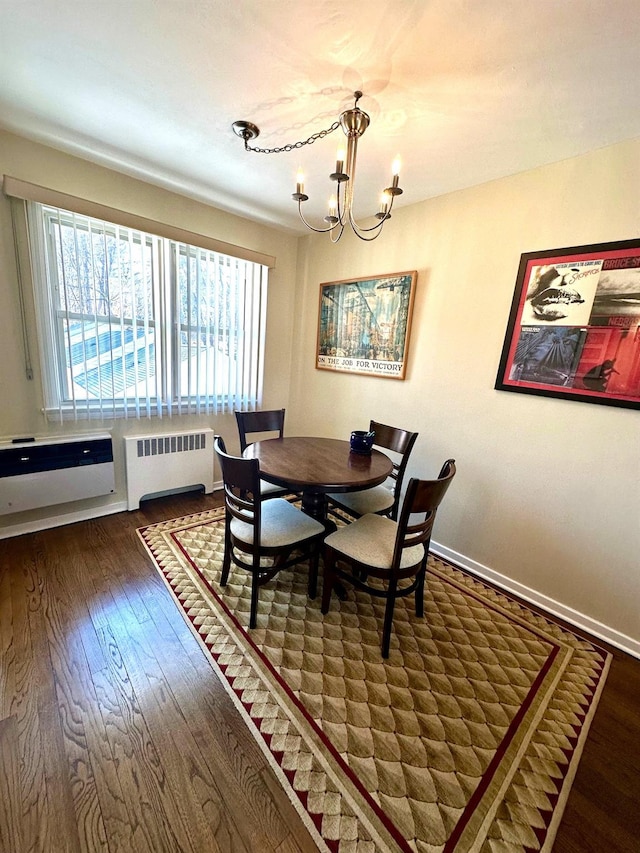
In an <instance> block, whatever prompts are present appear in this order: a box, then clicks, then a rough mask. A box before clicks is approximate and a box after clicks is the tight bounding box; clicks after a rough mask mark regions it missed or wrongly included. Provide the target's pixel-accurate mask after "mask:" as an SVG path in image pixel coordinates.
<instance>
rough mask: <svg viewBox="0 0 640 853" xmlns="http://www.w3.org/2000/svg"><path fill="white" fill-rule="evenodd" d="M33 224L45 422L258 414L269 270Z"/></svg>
mask: <svg viewBox="0 0 640 853" xmlns="http://www.w3.org/2000/svg"><path fill="white" fill-rule="evenodd" d="M28 216H29V232H30V237H31V246H32V263H33V267H34V282H35V297H36V307H37V311H38V328H39V335H40V341H41V354H42V365H43V377H44V390H45V405H46V410H47V414H48V415H50V416H52V415H53V416H55V417H57V418H60V419H65V418H69V417H71V418H76V419H79V418H91V417H152V416H162V415H164V414H208V413H215V412H225V411H232V410H233V409H240V408H251V407H255V406H256V405H257V404H258V403H259V398H260V395H261V390H262V372H263V356H264V330H265V311H266V291H267V273H268V270H267V267H266V266H263V265H262V264H259V263H255V262H253V261H247V260H243V259H241V258H237V257H232V256H230V255H225V254H222V253H221V252H217V251H212V250H211V249H204V248H199V247H198V246H193V245H189V244H187V243H181V242H179V241H177V240H173V239H169V238H167V237H159V236H156V235H153V234H149V233H145V232H143V231H140V230H136V229H135V228H130V227H123V226H120V225H116V224H114V223H110V222H105V221H102V220H100V219H96V218H92V217H90V216H86V215H81V214H78V213H72V212H70V211H67V210H61V209H59V208H57V207H52V206H50V205H46V204H39V203H35V202H29V204H28Z"/></svg>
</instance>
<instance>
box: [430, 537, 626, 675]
mask: <svg viewBox="0 0 640 853" xmlns="http://www.w3.org/2000/svg"><path fill="white" fill-rule="evenodd" d="M430 550H431V551H433V553H434V554H436V555H437V556H438V557H442V558H443V559H445V560H448V561H449V562H450V563H453V564H454V565H456V566H460V568H461V569H465V570H466V571H468V572H470V573H471V574H472V575H476V576H477V577H478V578H480V579H481V580H485V581H489V582H490V583H493V584H495V585H496V586H498V587H500V589H503V590H504V591H505V592H511V593H513V594H514V595H517V596H518V598H522V599H523V600H524V601H528V602H529V603H530V604H535V605H536V606H537V607H540V608H542V610H546V611H547V613H550V614H552V615H553V616H557V617H558V618H559V619H563V620H564V621H565V622H569V623H570V624H571V625H573V626H574V627H575V628H579V629H580V630H582V631H584V632H585V633H587V634H591V635H592V636H594V637H598V638H599V639H601V640H604V641H605V642H606V643H610V644H611V645H612V646H615V647H616V648H617V649H621V651H623V652H627V654H630V655H633V657H636V658H640V641H638V640H634V639H633V638H632V637H628V636H627V635H626V634H621V633H620V632H619V631H615V630H614V629H613V628H610V627H609V626H608V625H603V624H602V622H598V621H597V620H595V619H592V618H591V617H590V616H586V615H585V614H584V613H580V612H579V611H577V610H573V608H571V607H567V606H566V605H564V604H560V602H558V601H555V600H554V599H553V598H549V597H548V596H546V595H543V594H542V593H540V592H537V591H536V590H535V589H531V588H530V587H528V586H524V584H521V583H518V582H517V581H514V580H512V579H511V578H508V577H506V575H502V574H500V573H499V572H495V571H493V569H490V568H488V567H487V566H483V565H482V563H477V562H476V561H475V560H471V559H469V557H465V556H464V555H463V554H459V553H458V552H457V551H453V550H452V549H451V548H446V547H445V546H444V545H440V544H439V543H438V542H434V541H433V540H432V541H431V547H430Z"/></svg>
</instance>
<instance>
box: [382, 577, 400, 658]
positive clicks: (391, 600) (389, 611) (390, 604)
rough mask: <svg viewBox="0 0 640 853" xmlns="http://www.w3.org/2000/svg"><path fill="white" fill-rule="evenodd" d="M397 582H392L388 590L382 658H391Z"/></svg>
mask: <svg viewBox="0 0 640 853" xmlns="http://www.w3.org/2000/svg"><path fill="white" fill-rule="evenodd" d="M396 587H397V582H396V581H395V580H392V581H391V582H390V583H389V588H388V590H387V606H386V607H385V610H384V625H383V627H382V657H383V658H388V657H389V645H390V643H391V626H392V623H393V608H394V606H395V603H396Z"/></svg>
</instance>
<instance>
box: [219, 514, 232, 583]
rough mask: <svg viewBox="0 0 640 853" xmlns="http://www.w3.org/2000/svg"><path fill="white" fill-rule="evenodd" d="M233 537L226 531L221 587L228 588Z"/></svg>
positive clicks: (226, 529)
mask: <svg viewBox="0 0 640 853" xmlns="http://www.w3.org/2000/svg"><path fill="white" fill-rule="evenodd" d="M232 547H233V546H232V545H231V535H230V534H229V530H228V528H225V531H224V557H223V558H222V574H221V575H220V586H226V585H227V581H228V580H229V570H230V569H231V548H232Z"/></svg>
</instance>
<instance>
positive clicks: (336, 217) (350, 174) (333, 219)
mask: <svg viewBox="0 0 640 853" xmlns="http://www.w3.org/2000/svg"><path fill="white" fill-rule="evenodd" d="M361 97H362V92H354V98H355V103H354V105H353V107H352V109H350V110H345V111H344V112H342V113H340V116H339V117H338V120H337V121H335V122H334V123H333V124H332V125H331V127H329V128H327V130H321V131H319V132H318V133H314V134H313V136H310V137H309V138H308V139H305V140H303V141H301V142H292V143H290V144H288V145H283V146H282V147H281V148H258V147H256V146H252V145H249V142H250V141H251V140H253V139H256V137H257V136H259V135H260V130H259V128H258V127H257V126H256V125H255V124H252V123H251V122H250V121H234V123H233V124H232V125H231V127H232V129H233V132H234V133H235V134H236V136H239V137H240V138H241V139H243V140H244V147H245V151H255V152H257V153H259V154H279V153H281V152H283V151H293V150H294V149H296V148H302V146H303V145H311V143H313V142H315V141H316V139H322V138H324V137H325V136H328V134H330V133H333V131H334V130H337V129H338V128H339V127H341V128H342V130H343V131H344V135H345V136H346V137H347V148H346V152H345V150H344V148H342V147H341V148H340V149H339V150H338V154H337V158H336V168H335V171H334V172H332V173H331V174H330V175H329V178H330V179H331V180H332V181H333V182H334V183H336V184H337V185H338V186H337V188H336V191H335V194H334V195H332V196H331V198H330V200H329V213H328V215H327V216H325V217H324V221H325V222H326V223H327V225H326V227H321V228H316V227H314V226H313V225H311V223H309V222H307V220H306V219H305V217H304V214H303V212H302V204H303V202H305V201H308V199H309V196H308V195H306V193H305V191H304V175H303V174H302V171H301V170H299V171H298V175H297V178H296V191H295V192H294V193H293V194H292V196H291V198H292V199H293V200H294V201H297V202H298V213H299V215H300V219H301V220H302V221H303V222H304V224H305V225H306V226H307V228H309V229H310V230H311V231H315V232H316V233H317V234H326V233H328V234H329V236H330V238H331V241H332V242H333V243H337V242H338V240H339V239H340V238H341V237H342V234H343V232H344V229H345V227H346V225H347V224H349V225H350V226H351V228H352V229H353V232H354V234H356V236H357V237H359V238H360V239H361V240H375V239H376V237H379V236H380V234H381V233H382V226H383V225H384V223H385V222H386V221H387V219H390V218H391V210H392V208H393V202H394V199H395V197H396V196H398V195H401V194H402V190H401V189H400V187H399V186H398V181H399V172H400V161H399V159H398V158H396V160H395V161H394V163H393V166H392V170H391V171H392V182H391V186H389V187H387V188H386V189H384V190H383V191H382V195H381V196H380V208H379V210H378V212H377V213H376V214H375V217H376V218H377V220H378V222H377V223H376V224H375V225H372V226H371V227H369V228H365V227H363V226H361V225H358V223H357V222H356V221H355V218H354V215H353V200H354V194H355V179H356V158H357V154H358V140H359V139H360V137H361V136H362V134H363V133H364V132H365V130H366V129H367V128H368V127H369V122H370V118H369V116H368V115H367V113H365V112H364V111H363V110H361V109H360V108H359V107H358V101H359V100H360V98H361Z"/></svg>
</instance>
